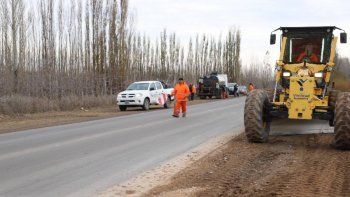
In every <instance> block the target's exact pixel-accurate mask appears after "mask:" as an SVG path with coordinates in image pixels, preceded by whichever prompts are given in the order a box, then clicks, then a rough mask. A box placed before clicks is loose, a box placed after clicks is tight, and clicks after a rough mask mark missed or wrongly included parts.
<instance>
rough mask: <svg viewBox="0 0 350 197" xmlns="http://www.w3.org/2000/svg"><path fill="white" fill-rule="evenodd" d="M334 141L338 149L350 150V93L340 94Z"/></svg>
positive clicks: (335, 118) (336, 106) (336, 107)
mask: <svg viewBox="0 0 350 197" xmlns="http://www.w3.org/2000/svg"><path fill="white" fill-rule="evenodd" d="M334 123H335V125H334V133H335V136H334V141H333V146H334V147H335V148H336V149H341V150H350V93H349V92H343V93H339V94H338V98H337V102H336V104H335V115H334Z"/></svg>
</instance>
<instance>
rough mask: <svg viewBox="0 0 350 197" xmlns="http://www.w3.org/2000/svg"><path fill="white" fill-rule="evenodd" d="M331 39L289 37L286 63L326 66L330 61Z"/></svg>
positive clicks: (285, 57)
mask: <svg viewBox="0 0 350 197" xmlns="http://www.w3.org/2000/svg"><path fill="white" fill-rule="evenodd" d="M330 47H331V39H329V38H327V37H326V36H322V37H321V36H320V37H312V38H309V37H306V36H305V37H303V36H298V35H295V36H291V37H287V43H286V50H285V54H284V62H285V63H301V62H307V63H314V64H324V63H327V62H328V61H329V56H330Z"/></svg>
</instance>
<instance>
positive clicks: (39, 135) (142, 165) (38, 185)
mask: <svg viewBox="0 0 350 197" xmlns="http://www.w3.org/2000/svg"><path fill="white" fill-rule="evenodd" d="M244 100H245V98H239V99H230V100H223V101H217V102H211V103H206V104H200V105H193V106H190V107H189V112H188V116H187V117H186V118H179V119H176V118H172V117H171V114H172V109H169V110H157V111H151V112H146V113H140V114H135V115H128V116H122V117H117V118H110V119H104V120H97V121H90V122H83V123H77V124H70V125H62V126H55V127H48V128H42V129H34V130H27V131H22V132H15V133H9V134H3V135H0V196H93V195H95V194H97V193H99V192H100V191H103V190H104V189H106V188H108V187H110V186H113V185H115V184H118V183H121V182H123V181H126V180H128V179H129V178H131V177H133V176H135V175H137V174H138V173H141V172H143V171H146V170H149V169H151V168H153V167H156V166H157V165H159V164H161V163H162V162H165V161H167V160H169V159H171V158H173V157H175V156H177V155H180V154H182V153H184V152H187V151H189V150H191V149H192V148H194V147H196V146H198V145H200V144H202V143H204V142H206V141H208V140H209V139H211V138H213V137H216V136H220V135H222V134H226V133H228V132H237V133H239V132H241V131H242V129H243V106H244Z"/></svg>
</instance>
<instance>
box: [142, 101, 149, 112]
mask: <svg viewBox="0 0 350 197" xmlns="http://www.w3.org/2000/svg"><path fill="white" fill-rule="evenodd" d="M149 106H150V103H149V99H148V98H145V100H144V101H143V105H142V109H143V110H145V111H148V110H149Z"/></svg>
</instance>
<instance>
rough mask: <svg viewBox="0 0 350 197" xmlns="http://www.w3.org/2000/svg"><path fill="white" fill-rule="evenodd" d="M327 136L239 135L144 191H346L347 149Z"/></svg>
mask: <svg viewBox="0 0 350 197" xmlns="http://www.w3.org/2000/svg"><path fill="white" fill-rule="evenodd" d="M332 138H333V135H329V134H327V135H325V134H312V135H297V136H270V140H269V142H268V143H266V144H250V143H248V142H247V140H246V139H245V136H244V135H240V136H238V137H237V138H235V139H233V140H231V141H230V142H229V143H228V144H226V145H225V146H223V147H221V148H219V149H217V150H216V151H214V152H213V153H211V154H210V155H208V156H207V157H205V158H203V159H201V160H199V161H197V162H196V163H194V164H193V165H191V166H189V167H188V168H187V169H185V170H184V171H181V172H180V173H178V174H177V175H176V176H175V177H174V178H173V179H172V182H171V183H170V184H167V185H163V186H159V187H157V188H154V189H153V190H151V192H150V193H149V194H148V195H147V196H149V195H151V196H169V195H170V196H171V194H174V191H183V192H182V193H176V194H177V195H181V196H291V195H293V196H347V195H349V194H350V175H349V173H348V172H349V171H350V153H349V152H346V151H338V150H334V149H332V148H331V147H330V146H329V144H330V143H331V141H332ZM191 188H192V189H191ZM184 191H185V192H184Z"/></svg>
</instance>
